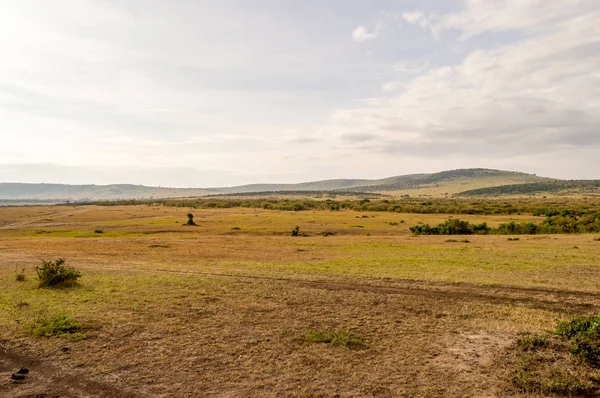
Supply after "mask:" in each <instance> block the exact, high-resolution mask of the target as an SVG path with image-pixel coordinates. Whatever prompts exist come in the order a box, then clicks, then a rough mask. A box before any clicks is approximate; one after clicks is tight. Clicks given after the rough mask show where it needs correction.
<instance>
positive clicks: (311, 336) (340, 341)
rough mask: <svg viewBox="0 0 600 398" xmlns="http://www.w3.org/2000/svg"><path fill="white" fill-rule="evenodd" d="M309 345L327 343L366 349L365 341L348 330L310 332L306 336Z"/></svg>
mask: <svg viewBox="0 0 600 398" xmlns="http://www.w3.org/2000/svg"><path fill="white" fill-rule="evenodd" d="M304 340H305V341H306V342H308V343H325V344H331V345H337V346H340V347H346V348H362V347H365V345H366V344H365V339H364V338H363V337H362V336H359V335H357V334H356V333H353V332H350V331H348V330H309V331H308V332H306V335H305V336H304Z"/></svg>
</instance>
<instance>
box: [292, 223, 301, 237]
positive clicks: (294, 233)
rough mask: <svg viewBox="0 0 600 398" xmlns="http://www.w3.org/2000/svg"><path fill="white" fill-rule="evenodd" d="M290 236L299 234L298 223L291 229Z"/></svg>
mask: <svg viewBox="0 0 600 398" xmlns="http://www.w3.org/2000/svg"><path fill="white" fill-rule="evenodd" d="M292 236H300V227H299V226H298V225H296V227H294V229H292Z"/></svg>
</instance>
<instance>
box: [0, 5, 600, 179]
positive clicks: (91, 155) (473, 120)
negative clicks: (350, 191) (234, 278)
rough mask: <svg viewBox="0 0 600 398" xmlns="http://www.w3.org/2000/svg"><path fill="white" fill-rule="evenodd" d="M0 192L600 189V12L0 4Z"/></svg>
mask: <svg viewBox="0 0 600 398" xmlns="http://www.w3.org/2000/svg"><path fill="white" fill-rule="evenodd" d="M0 1H1V7H2V12H1V13H0V181H3V182H48V183H69V184H92V183H94V184H111V183H133V184H144V185H154V186H171V187H214V186H233V185H239V184H246V183H259V182H260V183H292V182H303V181H311V180H322V179H330V178H383V177H389V176H394V175H401V174H410V173H421V172H435V171H442V170H449V169H456V168H470V167H485V168H495V169H503V170H514V171H523V172H528V173H536V174H538V175H543V176H549V177H558V178H568V179H578V178H600V172H599V170H600V129H599V127H600V2H599V1H598V0H552V1H548V0H328V1H321V0H253V1H246V0H219V1H214V0H210V1H209V0H170V1H169V0H53V1H47V0H37V1H36V0H0Z"/></svg>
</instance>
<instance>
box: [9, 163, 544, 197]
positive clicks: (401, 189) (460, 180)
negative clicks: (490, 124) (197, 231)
mask: <svg viewBox="0 0 600 398" xmlns="http://www.w3.org/2000/svg"><path fill="white" fill-rule="evenodd" d="M548 181H553V180H552V179H549V178H544V177H538V176H536V175H533V174H526V173H519V172H513V171H504V170H490V169H459V170H450V171H443V172H439V173H432V174H408V175H400V176H395V177H388V178H383V179H375V180H367V179H335V180H323V181H313V182H304V183H299V184H252V185H242V186H236V187H218V188H163V187H147V186H143V185H128V184H119V185H65V184H21V183H0V200H5V201H7V200H9V201H15V200H22V201H27V200H29V201H32V200H33V201H35V200H46V201H67V200H68V201H94V200H117V199H152V198H154V199H159V198H175V197H196V196H207V195H218V194H229V195H231V194H251V193H259V192H260V193H261V194H263V195H264V194H265V193H268V192H307V193H308V192H311V193H314V192H334V193H335V192H337V193H342V192H346V193H349V192H352V193H361V192H362V193H378V192H384V193H388V194H392V195H400V194H410V195H411V196H412V195H417V194H418V195H422V196H444V195H450V194H455V193H459V192H462V191H465V190H472V189H478V188H488V187H495V186H499V185H511V184H513V185H514V184H528V183H536V182H539V183H543V182H548Z"/></svg>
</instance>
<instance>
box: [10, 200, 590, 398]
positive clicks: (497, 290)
mask: <svg viewBox="0 0 600 398" xmlns="http://www.w3.org/2000/svg"><path fill="white" fill-rule="evenodd" d="M188 212H191V213H193V214H194V221H195V222H196V224H197V226H195V227H188V226H184V225H183V224H185V223H186V222H187V217H186V215H187V213H188ZM461 218H462V219H465V220H468V221H469V222H472V223H481V222H487V223H488V225H490V226H491V227H496V226H498V225H499V224H501V223H505V222H509V221H516V222H521V221H534V222H539V221H541V220H543V219H544V217H535V216H530V215H512V216H505V215H477V216H475V215H465V216H463V215H461ZM447 219H448V215H444V214H439V215H436V214H402V213H391V212H357V211H335V212H330V211H303V212H293V211H270V210H263V209H242V208H234V209H191V210H190V209H188V208H176V207H164V206H145V205H144V206H111V207H100V206H82V207H66V206H60V207H15V208H0V344H1V345H2V347H3V348H4V349H5V350H6V351H5V355H4V357H0V376H2V379H0V395H1V396H9V397H10V396H14V397H17V396H35V395H36V394H46V396H52V397H54V396H85V394H84V392H86V394H88V395H90V396H98V397H110V396H114V397H123V396H132V397H137V396H165V397H171V396H172V397H186V396H188V397H197V396H208V397H210V396H215V397H249V396H252V397H286V396H287V397H329V396H340V397H350V396H364V397H401V396H407V397H408V396H445V397H447V396H455V397H459V396H515V395H518V394H523V395H527V394H529V395H530V396H536V395H535V394H538V393H539V394H542V393H541V392H539V391H537V392H536V391H535V389H534V390H531V391H530V390H527V389H518V388H517V387H515V385H514V384H513V383H511V377H510V375H511V374H513V373H511V372H512V371H513V370H514V369H512V368H511V366H513V365H514V363H515V362H517V361H516V360H514V358H513V357H510V358H513V359H511V360H507V355H509V354H507V352H508V353H510V352H512V351H510V347H512V345H513V344H514V342H515V341H517V338H518V336H519V335H520V334H521V333H534V334H535V333H537V334H539V333H543V332H544V331H545V330H551V329H553V328H554V327H555V325H556V322H557V321H560V320H566V319H568V318H570V317H571V316H573V315H578V314H594V313H597V312H598V311H599V309H600V293H598V291H597V288H598V283H599V282H600V272H599V269H598V267H599V265H600V263H599V260H598V259H599V258H600V243H599V242H598V241H595V240H594V238H597V236H593V235H576V234H573V235H536V236H521V237H520V239H519V240H518V241H516V240H510V241H509V240H507V237H506V236H493V235H487V236H469V237H468V242H467V241H465V240H464V239H463V238H462V237H457V238H458V239H453V240H448V239H447V237H445V236H418V237H416V236H412V235H411V233H410V231H409V226H411V225H415V224H418V223H420V222H421V223H429V224H431V225H434V224H438V223H441V222H443V221H445V220H447ZM296 225H298V226H299V231H300V232H301V234H299V236H295V237H293V236H291V232H292V230H293V229H294V227H295V226H296ZM305 234H306V235H308V236H302V235H305ZM58 258H65V259H66V260H67V263H68V264H69V265H71V266H73V267H75V268H76V269H77V270H78V271H80V272H81V273H82V277H81V278H80V279H79V280H78V282H79V283H78V284H77V285H74V286H70V287H66V288H50V289H44V288H39V282H38V280H37V276H36V273H35V267H36V266H39V265H40V264H41V260H53V259H58ZM23 268H24V271H21V270H22V269H23ZM15 270H18V271H19V274H23V275H24V280H20V281H18V280H17V278H16V277H15ZM507 350H508V351H507ZM509 356H510V355H509ZM26 365H27V366H29V367H30V369H31V370H32V371H31V373H30V375H28V376H27V378H26V379H25V382H24V383H22V384H11V383H9V381H8V376H9V375H10V372H13V371H15V370H16V369H18V367H20V366H26ZM15 366H17V368H16V369H13V368H14V367H15ZM589 372H590V374H592V375H595V370H594V369H590V370H589ZM507 375H508V376H507ZM5 376H6V377H5ZM74 376H77V377H74ZM68 394H70V395H68ZM78 394H79V395H78Z"/></svg>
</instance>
